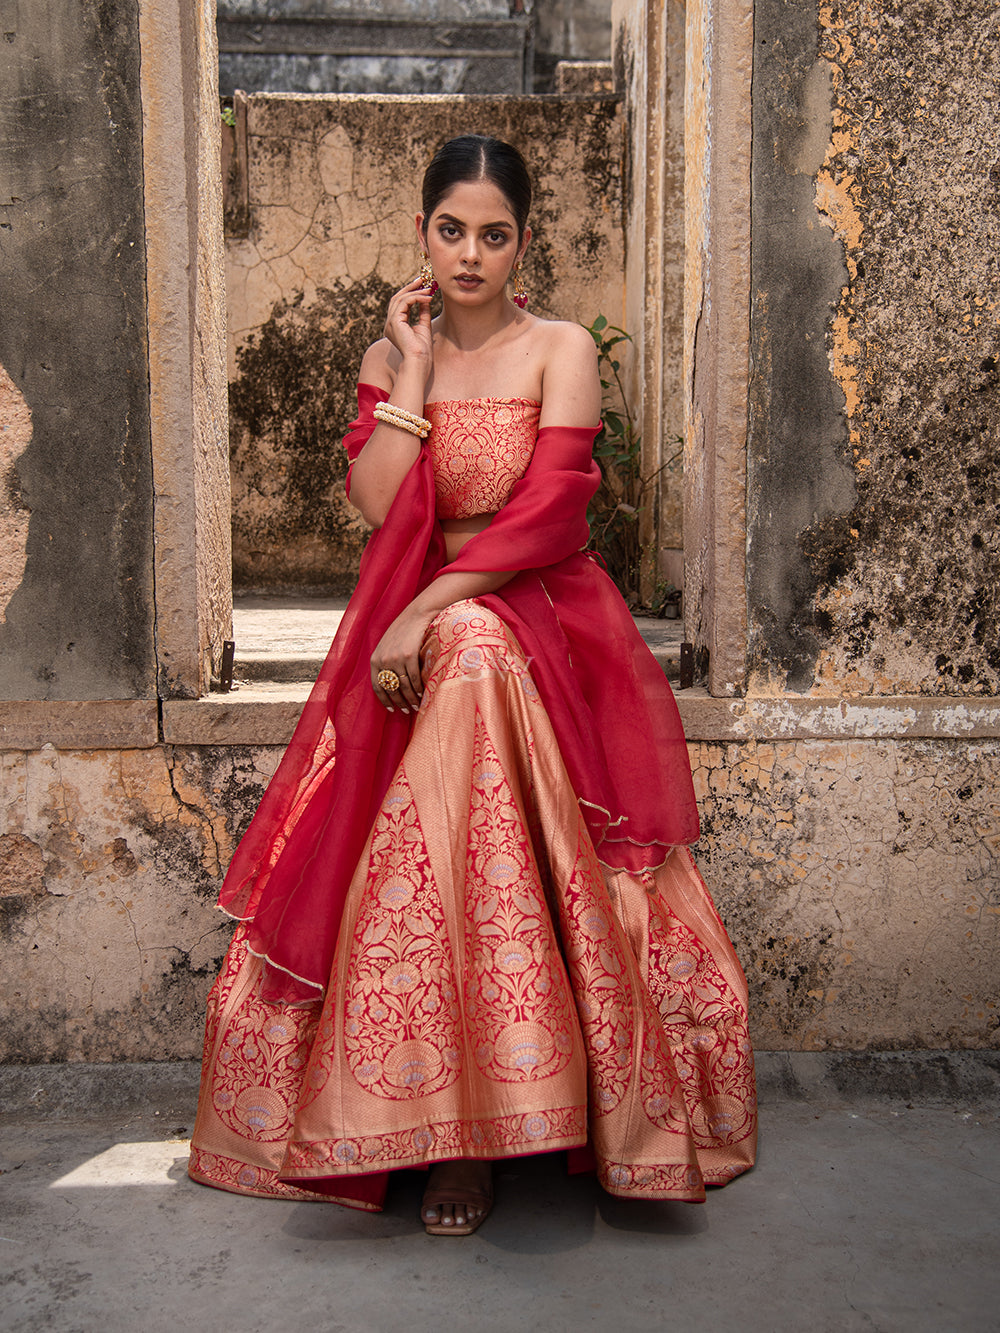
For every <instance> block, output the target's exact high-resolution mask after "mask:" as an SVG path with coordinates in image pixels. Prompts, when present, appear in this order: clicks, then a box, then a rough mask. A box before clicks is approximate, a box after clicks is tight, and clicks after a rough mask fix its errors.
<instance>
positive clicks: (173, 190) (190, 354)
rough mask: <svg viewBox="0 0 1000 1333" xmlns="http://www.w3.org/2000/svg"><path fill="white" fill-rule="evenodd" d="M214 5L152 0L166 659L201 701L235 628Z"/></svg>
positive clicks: (144, 5)
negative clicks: (201, 695) (233, 625)
mask: <svg viewBox="0 0 1000 1333" xmlns="http://www.w3.org/2000/svg"><path fill="white" fill-rule="evenodd" d="M214 8H215V7H214V0H197V3H196V4H192V3H191V0H140V7H139V20H140V40H141V43H142V50H143V59H142V83H141V88H142V104H143V168H144V190H145V200H144V202H145V215H146V229H145V230H146V257H147V291H148V316H149V325H148V327H149V382H150V398H151V440H152V455H153V489H154V492H155V496H156V503H155V556H154V560H155V583H156V654H157V665H158V687H159V692H160V694H161V696H162V697H164V698H175V697H181V698H183V697H188V698H190V697H195V698H196V697H197V696H198V695H199V694H201V693H202V692H203V691H205V690H207V689H208V687H209V682H210V681H211V678H212V674H213V669H217V668H218V666H219V662H220V658H221V654H222V644H223V641H224V640H225V639H228V638H229V637H230V635H231V632H232V550H231V536H230V533H231V519H230V510H231V500H230V489H229V457H228V455H229V442H228V405H227V383H226V352H225V337H226V333H225V330H226V310H225V293H226V287H225V267H224V245H223V232H222V173H221V168H220V160H219V148H220V131H221V124H220V120H219V100H218V94H217V91H216V81H217V80H216V55H215V21H214V19H215V16H214Z"/></svg>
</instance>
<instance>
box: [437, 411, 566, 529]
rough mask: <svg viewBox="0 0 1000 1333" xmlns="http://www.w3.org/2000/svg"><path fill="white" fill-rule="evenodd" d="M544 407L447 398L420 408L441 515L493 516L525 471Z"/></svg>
mask: <svg viewBox="0 0 1000 1333" xmlns="http://www.w3.org/2000/svg"><path fill="white" fill-rule="evenodd" d="M541 410H542V405H541V403H536V402H535V401H534V400H533V399H531V398H473V399H471V400H468V401H465V402H457V401H453V400H450V399H445V400H442V401H441V402H437V403H428V404H427V405H426V407H425V408H424V412H425V413H426V416H427V420H428V421H429V422H430V423H431V433H430V434H429V435H428V437H427V452H428V454H429V455H430V459H431V466H432V468H433V470H434V495H435V500H436V504H435V508H436V511H437V516H438V518H439V519H450V518H472V517H474V516H475V515H477V514H496V513H497V512H498V511H499V510H501V509H502V508H503V506H504V505H505V504H506V503H507V500H508V499H509V498H510V493H511V491H512V490H513V487H514V483H515V482H517V481H520V480H521V478H522V477H523V476H524V474H525V472H527V470H528V464H529V463H530V462H531V456H532V454H533V453H534V451H535V441H536V439H537V438H538V420H539V417H540V415H541Z"/></svg>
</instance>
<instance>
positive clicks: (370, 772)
mask: <svg viewBox="0 0 1000 1333" xmlns="http://www.w3.org/2000/svg"><path fill="white" fill-rule="evenodd" d="M387 398H388V394H387V393H385V391H384V390H382V389H379V388H376V387H375V386H372V385H367V384H361V385H359V386H358V409H359V411H358V420H357V421H355V422H354V423H353V425H352V426H351V428H350V430H349V432H348V434H347V436H346V438H345V440H344V444H345V446H346V448H347V450H348V454H349V457H350V459H351V462H352V463H353V461H354V459H356V458H357V456H358V454H359V453H360V452H361V450H362V448H363V447H364V445H365V444H366V442H367V440H368V438H369V436H370V435H371V433H372V431H373V430H374V429H375V426H376V424H377V423H376V421H375V418H374V416H373V415H372V413H373V411H374V407H375V404H376V403H378V402H381V401H385V400H386V399H387ZM597 429H598V428H597V427H593V428H589V429H579V428H567V427H557V426H547V427H543V428H542V429H541V430H540V431H539V432H538V439H537V442H536V445H535V450H534V454H533V456H532V460H531V463H530V464H529V466H528V469H527V471H526V473H525V475H524V476H523V477H522V478H521V479H520V480H519V481H518V482H516V483H515V485H514V487H513V489H512V491H511V494H510V498H509V500H508V501H507V503H506V504H505V505H504V507H503V508H502V509H501V510H500V512H499V513H498V514H496V515H495V516H494V518H493V519H492V521H491V523H490V524H489V526H488V527H487V528H485V529H484V530H483V531H482V532H480V533H477V534H476V535H475V536H473V537H471V538H470V539H469V541H468V542H466V544H465V546H464V547H463V548H462V550H461V552H460V553H459V555H458V557H457V559H456V560H454V561H453V562H452V563H451V564H445V559H446V556H445V544H444V535H443V532H442V530H441V526H440V524H439V522H438V520H437V518H436V515H435V494H434V476H433V470H432V466H431V461H430V457H429V455H428V452H427V448H426V446H422V447H421V450H420V454H419V456H418V457H417V459H416V460H415V462H414V463H413V465H412V467H411V468H410V470H409V471H408V472H407V474H406V476H405V477H404V479H403V482H402V484H401V485H400V487H399V490H398V491H397V493H396V497H395V499H394V501H393V503H392V507H391V508H390V510H389V513H388V515H387V516H386V520H385V522H384V523H383V525H382V527H381V528H379V529H378V530H376V531H375V532H374V533H373V534H372V537H371V538H370V540H369V542H368V545H367V547H366V548H365V552H364V555H363V557H362V560H361V569H360V577H359V581H358V586H357V589H356V591H355V593H354V595H353V597H352V598H351V600H350V603H349V604H348V608H347V611H346V612H345V614H344V618H343V621H342V622H341V625H340V628H339V630H338V631H337V635H336V637H335V639H334V641H333V644H332V646H331V648H330V652H329V654H328V656H327V659H326V661H325V663H324V665H323V668H322V670H321V672H320V674H319V677H318V679H317V681H316V684H315V686H314V687H313V689H312V692H311V693H310V696H309V699H308V701H307V703H306V705H305V707H304V709H303V711H302V716H301V717H300V719H299V723H298V725H297V727H296V729H295V734H294V735H293V737H292V740H291V743H290V744H289V747H288V749H287V751H286V752H285V755H284V757H283V759H282V761H281V763H280V765H279V766H278V770H277V772H276V773H275V775H274V777H273V779H272V780H271V783H270V785H269V786H268V789H267V791H266V793H265V794H264V798H263V800H262V801H261V804H260V807H259V809H258V811H257V813H256V815H255V816H254V819H253V821H252V823H251V824H250V827H249V829H248V830H247V833H246V835H245V837H244V838H243V840H242V842H241V843H240V845H239V847H238V849H237V851H236V854H235V856H234V857H233V860H232V863H231V865H230V867H229V872H228V874H227V876H226V879H225V883H224V884H223V887H222V891H221V894H220V897H219V905H220V906H221V907H223V908H224V909H225V910H226V911H227V912H229V913H230V914H231V915H233V916H236V917H239V918H240V919H241V920H250V921H252V925H251V927H250V935H249V943H250V947H251V949H252V951H253V952H254V953H256V954H258V955H260V956H261V957H262V958H264V959H265V960H266V962H267V963H268V964H269V966H268V967H267V968H266V981H265V994H266V997H267V998H272V999H280V1000H284V1001H288V1002H296V1001H306V1000H310V999H317V998H319V996H320V995H321V994H322V990H323V988H324V987H325V986H326V983H327V980H328V977H329V974H330V968H331V965H332V961H333V953H334V949H335V946H336V940H337V931H338V927H339V923H340V917H341V913H342V910H343V905H344V901H345V898H346V895H347V891H348V889H349V887H350V883H351V880H352V878H353V875H354V872H355V869H356V867H357V864H358V860H359V858H360V857H361V855H362V853H363V851H364V848H365V844H366V842H367V840H368V835H369V832H370V830H371V826H372V823H373V822H374V819H375V815H376V813H377V811H378V808H379V806H380V804H381V802H382V799H383V797H384V795H385V792H386V790H387V789H388V787H389V784H390V783H391V781H392V778H393V775H394V773H395V771H396V768H397V766H398V764H399V762H400V759H401V758H402V755H403V751H404V750H405V748H406V744H407V741H408V739H409V735H410V730H411V727H412V725H413V719H412V717H411V716H409V715H407V714H404V713H400V712H395V713H389V712H387V711H386V709H384V708H383V707H382V705H381V704H380V703H379V702H378V700H377V699H376V697H375V693H374V691H373V690H372V687H371V672H370V662H371V656H372V653H373V652H374V650H375V647H376V645H377V644H378V642H379V640H380V639H381V638H382V635H383V634H384V633H385V631H386V629H387V628H388V627H389V625H390V624H391V623H392V621H393V620H394V619H395V618H396V617H397V616H398V615H399V614H400V613H401V612H402V611H403V610H405V608H406V607H407V606H408V605H409V603H410V602H411V601H412V600H413V599H414V597H415V596H416V595H417V594H418V593H419V592H421V591H422V590H423V589H424V588H425V587H426V586H427V585H428V584H429V583H430V582H431V581H432V580H433V579H434V578H435V577H436V576H437V575H438V574H439V573H460V572H473V571H483V570H503V571H510V570H514V571H517V572H516V574H515V577H514V578H513V579H511V580H510V581H509V582H508V583H507V584H505V585H504V586H503V587H502V588H501V589H499V590H498V591H497V592H493V593H489V594H487V595H485V596H481V597H479V598H477V600H478V601H479V602H481V603H482V604H484V605H485V606H488V607H489V608H490V609H491V610H493V611H495V612H496V613H497V614H498V615H499V616H500V617H501V618H502V619H503V620H504V621H505V623H506V624H507V625H508V626H509V628H510V629H511V631H512V632H513V634H514V636H515V638H516V639H517V640H518V642H519V643H520V645H521V647H522V648H523V649H524V652H525V654H526V656H527V657H528V659H529V663H530V667H531V672H532V676H533V678H534V680H535V684H536V685H537V687H538V691H539V694H540V695H541V698H542V700H543V702H544V704H545V707H546V710H547V712H548V714H549V716H550V718H551V720H552V724H553V728H554V730H555V733H556V736H557V738H558V741H559V747H560V750H561V753H562V756H563V760H564V762H565V765H566V769H567V772H568V774H569V778H570V781H571V783H572V785H573V790H574V792H575V793H576V796H577V799H578V800H579V802H580V807H581V811H582V813H583V816H584V819H585V821H586V823H587V826H588V828H589V830H590V834H591V837H592V838H593V841H594V845H595V847H596V849H597V853H598V856H599V857H600V859H601V861H602V862H603V863H604V864H605V865H606V866H608V867H609V868H612V869H624V870H629V871H631V872H633V873H639V872H641V871H642V870H644V869H648V868H652V867H654V866H658V865H660V864H662V863H663V861H664V860H665V859H666V857H667V855H668V853H669V850H670V848H671V847H674V846H677V845H681V844H688V843H691V842H694V841H696V840H697V837H698V815H697V809H696V806H695V800H694V790H693V787H692V783H691V770H690V766H689V762H688V756H687V747H686V744H685V741H684V733H683V730H682V728H681V723H680V717H679V715H678V712H677V706H676V703H675V702H674V698H673V694H672V693H671V690H670V686H669V685H668V684H667V681H666V678H665V676H664V675H663V672H662V670H661V669H660V667H659V666H658V665H657V663H656V661H655V660H654V659H653V657H652V656H651V654H650V652H649V650H648V649H647V647H646V645H645V643H644V642H643V640H642V637H641V636H640V634H639V632H638V630H637V629H636V626H635V622H634V620H633V619H632V616H631V614H630V612H629V610H628V608H627V607H626V606H625V603H624V602H623V601H622V598H621V596H620V595H619V593H618V591H617V589H616V588H615V586H614V584H613V583H612V582H611V580H610V579H609V578H608V576H607V575H606V574H605V573H604V571H603V570H602V569H601V568H600V567H599V566H598V564H597V563H596V562H595V560H593V559H591V558H588V557H587V556H586V555H585V554H583V547H584V546H585V545H586V543H587V540H588V537H589V530H588V526H587V519H586V509H587V503H588V501H589V500H590V498H591V496H592V495H593V494H594V492H595V491H596V489H597V486H598V484H599V482H600V473H599V470H598V468H597V465H596V463H594V461H593V458H592V456H591V451H592V448H593V440H594V436H595V434H596V431H597ZM348 494H350V473H348Z"/></svg>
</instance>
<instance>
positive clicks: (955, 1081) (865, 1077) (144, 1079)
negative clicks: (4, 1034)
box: [0, 1050, 1000, 1125]
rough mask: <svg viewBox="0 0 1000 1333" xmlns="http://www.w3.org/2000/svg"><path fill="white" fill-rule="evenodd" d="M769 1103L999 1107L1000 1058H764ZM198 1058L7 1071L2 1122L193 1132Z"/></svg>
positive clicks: (0, 1081)
mask: <svg viewBox="0 0 1000 1333" xmlns="http://www.w3.org/2000/svg"><path fill="white" fill-rule="evenodd" d="M756 1061H757V1089H758V1097H759V1100H760V1102H761V1104H762V1105H765V1106H775V1105H778V1104H780V1103H782V1102H789V1101H796V1102H808V1103H812V1104H815V1105H821V1106H831V1105H836V1106H842V1105H851V1104H857V1103H859V1102H863V1101H879V1102H911V1103H914V1104H917V1105H920V1106H935V1105H938V1106H939V1105H942V1104H944V1105H949V1106H955V1107H959V1106H982V1107H993V1108H996V1107H997V1106H998V1105H1000V1101H998V1098H1000V1051H993V1050H987V1051H981V1050H980V1051H947V1050H938V1051H758V1052H757V1054H756ZM199 1072H200V1067H199V1064H198V1062H197V1061H196V1060H176V1061H163V1062H160V1063H148V1064H141V1063H130V1062H125V1061H123V1062H115V1063H111V1064H83V1063H81V1064H76V1063H65V1064H50V1065H6V1066H3V1067H0V1107H2V1108H3V1110H2V1112H0V1122H2V1121H6V1122H8V1123H9V1122H15V1121H19V1120H26V1119H27V1120H31V1121H33V1122H34V1121H38V1120H64V1121H65V1120H81V1121H85V1120H88V1119H96V1118H98V1117H100V1116H102V1115H107V1114H109V1113H112V1114H115V1115H159V1116H161V1117H163V1118H164V1119H167V1118H172V1119H175V1120H176V1123H177V1124H178V1125H181V1124H184V1125H190V1124H191V1123H192V1119H193V1116H194V1111H195V1103H196V1101H197V1097H198V1079H199Z"/></svg>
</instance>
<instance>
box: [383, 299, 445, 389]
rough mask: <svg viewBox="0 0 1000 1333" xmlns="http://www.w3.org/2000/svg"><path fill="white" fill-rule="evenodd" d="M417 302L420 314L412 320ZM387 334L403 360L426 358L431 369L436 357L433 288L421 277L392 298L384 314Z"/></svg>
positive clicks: (424, 359)
mask: <svg viewBox="0 0 1000 1333" xmlns="http://www.w3.org/2000/svg"><path fill="white" fill-rule="evenodd" d="M414 306H416V307H417V309H418V310H419V312H420V314H419V318H418V319H417V321H416V323H413V324H411V323H410V311H411V309H412V308H413V307H414ZM385 336H386V337H387V338H388V339H389V341H390V342H391V343H392V345H393V347H395V348H396V350H397V351H398V352H399V354H400V355H401V356H402V358H403V360H404V361H407V360H412V361H425V362H426V363H427V367H428V374H429V373H430V366H431V362H432V359H433V352H432V350H431V292H430V288H429V287H425V286H424V285H423V283H422V282H421V280H420V278H419V277H416V278H414V279H413V281H412V282H408V283H407V284H406V286H405V287H401V288H400V289H399V291H398V292H396V294H395V295H394V296H393V297H392V299H391V300H390V301H389V309H388V311H387V312H386V317H385Z"/></svg>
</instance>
